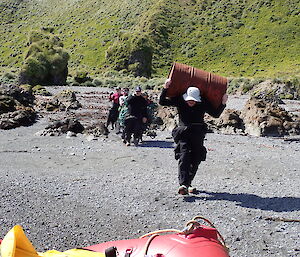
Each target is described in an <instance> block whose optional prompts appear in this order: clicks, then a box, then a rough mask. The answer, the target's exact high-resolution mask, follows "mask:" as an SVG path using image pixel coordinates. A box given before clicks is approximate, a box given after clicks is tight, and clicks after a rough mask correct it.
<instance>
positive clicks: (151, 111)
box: [140, 92, 158, 142]
mask: <svg viewBox="0 0 300 257" xmlns="http://www.w3.org/2000/svg"><path fill="white" fill-rule="evenodd" d="M142 96H143V97H144V98H145V100H146V101H147V115H148V118H147V122H146V123H143V125H142V133H141V137H140V142H142V141H143V133H145V131H147V129H148V128H149V127H150V125H151V123H152V121H153V120H154V116H155V111H156V109H157V106H158V105H157V103H154V102H153V101H152V100H151V99H150V97H149V95H148V93H147V92H143V93H142Z"/></svg>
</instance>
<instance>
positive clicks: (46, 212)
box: [0, 98, 300, 257]
mask: <svg viewBox="0 0 300 257" xmlns="http://www.w3.org/2000/svg"><path fill="white" fill-rule="evenodd" d="M234 101H237V99H236V98H235V99H234ZM232 104H233V102H232ZM232 104H231V105H232ZM231 108H232V106H231ZM46 123H47V120H46V118H42V119H40V120H39V121H38V122H37V123H36V124H34V125H33V126H31V127H22V128H17V129H13V130H8V131H3V130H2V131H0V161H1V162H0V163H1V165H0V174H1V175H0V176H1V177H0V188H1V208H0V224H1V226H0V238H3V237H4V235H5V234H6V233H7V231H8V230H9V229H10V228H12V227H13V226H14V225H16V224H20V225H22V226H23V228H24V230H25V232H26V234H27V236H28V237H29V239H30V240H31V241H32V243H33V245H34V246H35V247H36V248H37V250H38V251H45V250H49V249H56V250H60V251H63V250H66V249H70V248H75V247H84V246H88V245H92V244H96V243H100V242H105V241H108V240H120V239H129V238H136V237H139V236H141V235H143V234H145V233H148V232H151V231H154V230H158V229H166V228H176V229H182V228H183V227H184V224H185V223H186V222H187V221H189V220H190V219H192V218H193V217H194V216H196V215H201V216H204V217H206V218H208V219H209V220H211V221H212V222H213V223H214V224H215V225H216V227H217V228H218V230H219V231H220V233H221V234H222V235H223V237H224V238H225V240H226V242H227V245H228V246H229V248H230V256H232V257H238V256H239V257H249V256H260V257H264V256H280V257H286V256H293V257H294V256H300V246H299V242H300V223H299V222H296V221H294V222H287V221H288V219H296V220H297V219H298V220H299V217H300V192H299V185H300V177H299V171H300V168H299V167H300V158H299V157H300V143H299V142H298V141H285V140H283V139H278V138H256V137H247V136H236V135H221V134H208V135H207V138H206V141H205V145H206V147H207V148H208V157H207V160H206V161H205V162H203V163H201V165H200V168H199V171H198V173H197V175H196V178H195V181H194V185H195V186H197V188H198V189H199V192H198V193H197V194H194V195H190V196H185V197H183V196H179V195H177V187H178V185H177V163H176V161H175V160H174V156H173V142H172V139H171V138H170V132H168V131H164V132H159V133H158V136H157V137H156V138H155V139H150V138H147V137H145V138H144V140H145V142H144V143H143V144H142V145H140V146H139V147H133V146H131V147H126V146H124V145H123V144H122V143H121V140H120V138H119V136H118V135H116V134H115V133H114V132H112V133H110V134H109V137H108V138H101V139H99V140H93V141H87V140H86V137H85V136H83V135H79V136H77V137H72V138H66V137H65V136H60V137H38V136H35V133H36V132H37V131H39V130H41V129H43V128H44V127H45V125H46ZM269 218H271V219H269ZM276 218H283V219H286V220H285V221H283V220H278V219H276Z"/></svg>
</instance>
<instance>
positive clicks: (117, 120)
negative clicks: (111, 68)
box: [106, 86, 156, 146]
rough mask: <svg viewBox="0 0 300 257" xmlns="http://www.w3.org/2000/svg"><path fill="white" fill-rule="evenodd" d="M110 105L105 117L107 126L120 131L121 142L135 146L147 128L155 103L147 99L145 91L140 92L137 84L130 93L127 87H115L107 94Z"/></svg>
mask: <svg viewBox="0 0 300 257" xmlns="http://www.w3.org/2000/svg"><path fill="white" fill-rule="evenodd" d="M109 100H110V101H112V107H111V109H110V110H109V114H108V118H107V124H106V125H107V127H109V125H110V124H111V128H112V129H114V128H116V130H117V133H121V135H122V136H121V137H122V140H123V143H124V144H126V145H127V146H130V145H131V143H132V142H133V144H134V145H135V146H137V145H138V143H139V142H141V141H142V135H143V132H144V131H145V130H146V129H147V126H148V125H149V124H150V122H151V120H152V118H153V117H152V116H153V109H154V108H153V107H154V105H156V104H155V103H154V102H153V101H152V100H150V99H149V96H148V94H147V92H142V89H141V87H140V86H137V87H136V88H135V90H134V92H133V93H132V94H130V92H129V89H128V88H123V89H121V88H119V87H118V88H116V90H115V92H112V93H111V94H110V96H109Z"/></svg>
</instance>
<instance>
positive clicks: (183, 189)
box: [178, 185, 189, 195]
mask: <svg viewBox="0 0 300 257" xmlns="http://www.w3.org/2000/svg"><path fill="white" fill-rule="evenodd" d="M178 194H180V195H188V194H189V192H188V188H187V187H186V186H185V185H182V186H180V187H179V188H178Z"/></svg>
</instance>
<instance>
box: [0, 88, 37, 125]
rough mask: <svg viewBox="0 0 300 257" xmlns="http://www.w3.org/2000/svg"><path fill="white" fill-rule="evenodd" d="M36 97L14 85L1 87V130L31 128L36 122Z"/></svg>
mask: <svg viewBox="0 0 300 257" xmlns="http://www.w3.org/2000/svg"><path fill="white" fill-rule="evenodd" d="M33 103H34V96H33V95H32V94H31V92H29V91H25V90H23V89H22V88H20V87H18V86H14V85H0V129H12V128H16V127H20V126H29V125H31V124H33V123H34V122H35V120H36V112H35V111H34V109H33Z"/></svg>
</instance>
